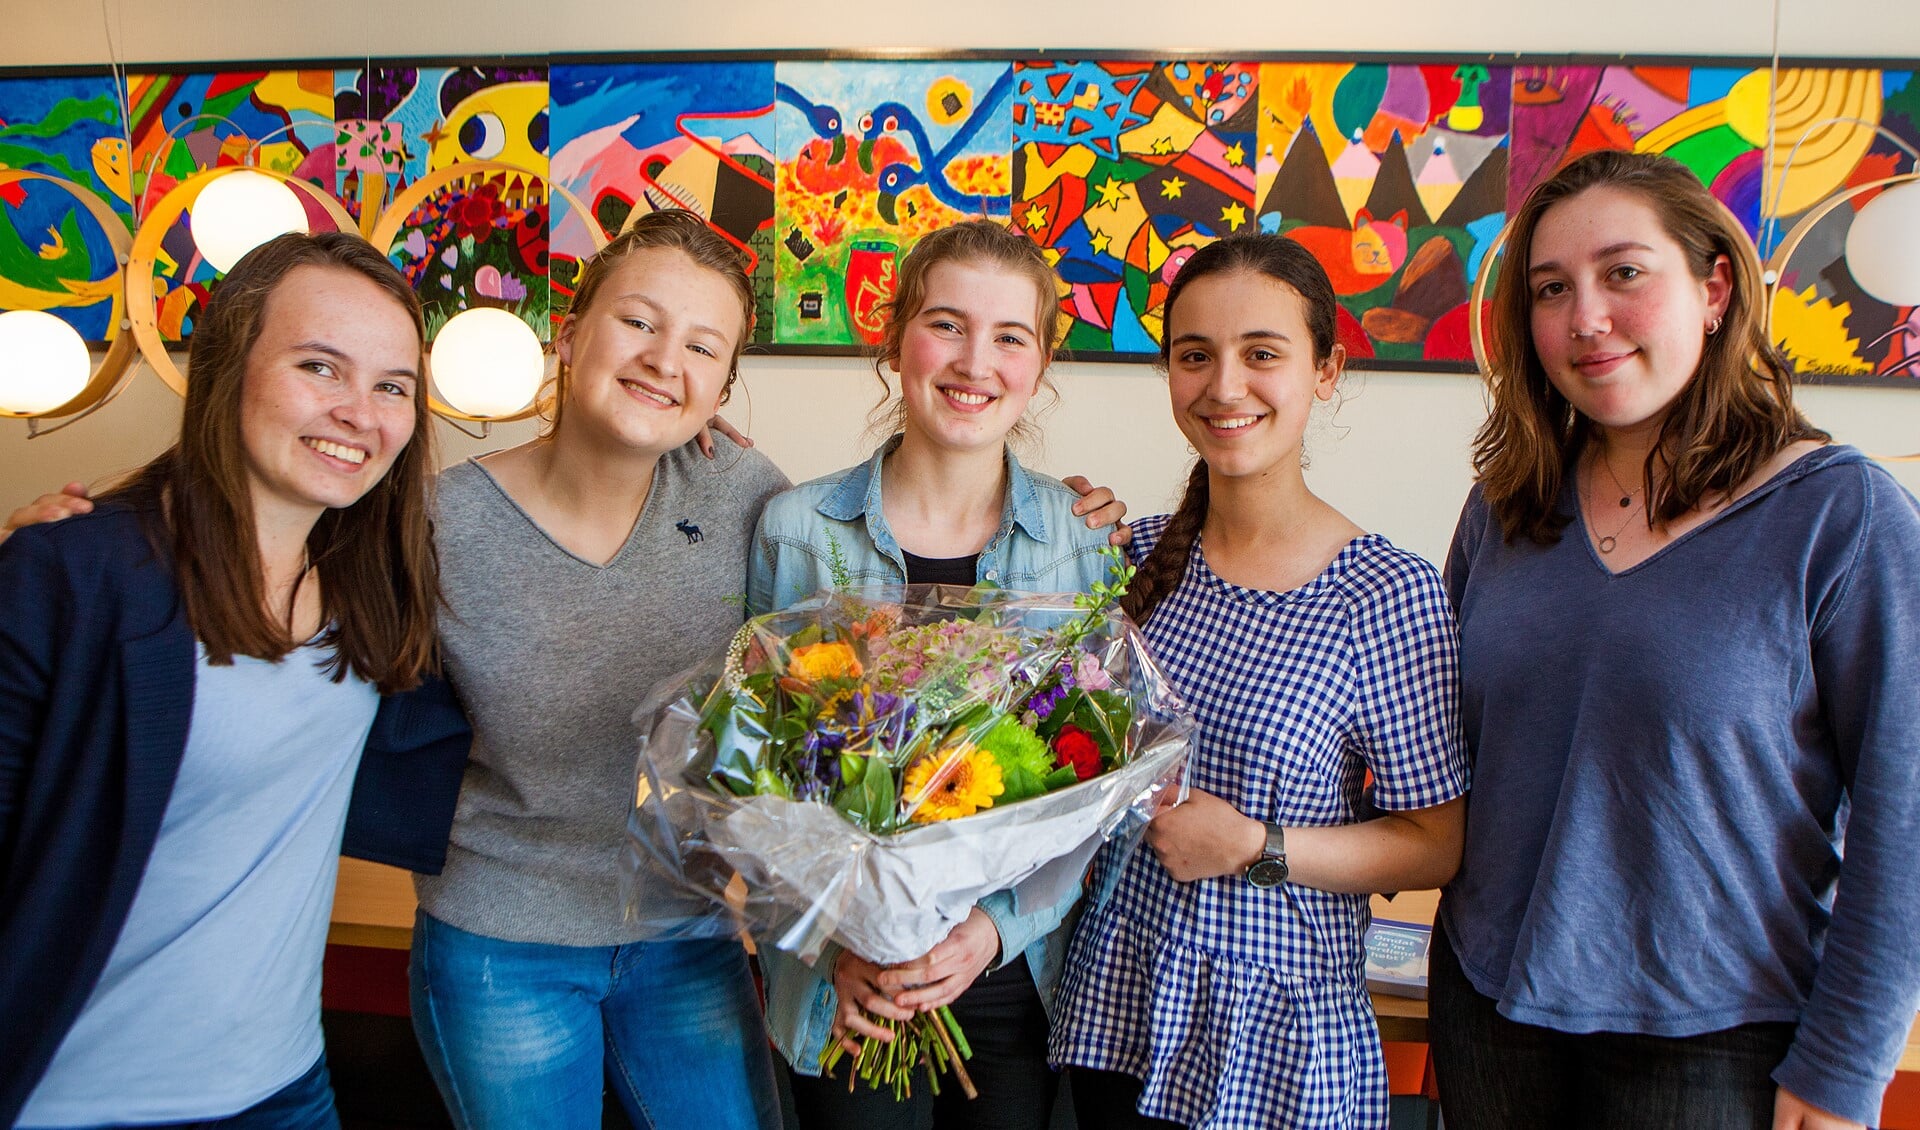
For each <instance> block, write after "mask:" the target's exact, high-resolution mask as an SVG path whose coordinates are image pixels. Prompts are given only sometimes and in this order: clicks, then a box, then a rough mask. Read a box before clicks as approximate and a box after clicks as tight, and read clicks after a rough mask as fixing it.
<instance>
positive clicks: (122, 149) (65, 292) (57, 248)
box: [0, 71, 133, 342]
mask: <svg viewBox="0 0 1920 1130" xmlns="http://www.w3.org/2000/svg"><path fill="white" fill-rule="evenodd" d="M0 167H5V168H9V169H20V170H24V171H26V172H32V173H39V174H42V175H43V176H49V177H58V178H60V179H61V180H65V181H71V182H73V183H74V184H77V185H79V186H80V187H81V188H82V189H84V190H86V191H88V192H91V193H93V194H94V195H96V196H98V197H99V198H100V199H101V200H102V201H104V202H105V203H106V204H107V205H108V206H109V207H110V208H111V209H112V210H113V211H114V212H116V213H118V214H119V215H120V216H121V217H123V222H124V223H125V224H126V225H127V226H128V227H129V228H131V227H132V224H133V205H132V204H131V203H130V202H129V197H130V194H131V191H132V190H131V189H130V187H129V186H128V171H127V141H126V131H125V129H124V128H123V127H122V125H121V122H120V100H119V98H118V97H117V96H116V94H115V92H114V87H113V80H112V78H111V77H109V76H108V75H107V74H106V73H105V72H104V71H103V72H101V73H100V74H97V75H78V76H59V77H50V78H31V77H28V78H4V79H0ZM116 267H117V264H116V263H115V261H114V255H113V246H112V245H111V244H110V243H108V242H107V238H106V233H105V232H103V231H102V230H101V229H100V225H99V223H98V222H96V221H95V220H94V218H93V216H92V214H91V213H89V212H88V211H87V209H86V208H84V207H82V206H81V205H80V203H79V201H77V200H76V199H75V198H74V196H73V194H72V193H70V192H67V191H66V190H64V189H62V188H60V187H59V186H58V185H51V184H48V183H46V182H45V181H34V180H18V181H14V182H13V183H11V184H7V185H0V310H40V311H44V312H45V313H48V314H52V315H53V316H55V317H57V318H60V319H63V320H64V321H66V322H67V324H68V325H71V326H72V327H73V328H74V329H75V330H77V331H79V333H80V336H81V337H83V338H86V339H87V340H88V341H91V342H102V341H105V340H107V339H108V338H110V337H111V336H112V335H113V333H114V327H115V326H117V325H119V322H120V314H121V303H122V301H123V298H122V294H123V292H122V290H121V288H120V286H119V284H118V276H117V275H116V274H115V268H116Z"/></svg>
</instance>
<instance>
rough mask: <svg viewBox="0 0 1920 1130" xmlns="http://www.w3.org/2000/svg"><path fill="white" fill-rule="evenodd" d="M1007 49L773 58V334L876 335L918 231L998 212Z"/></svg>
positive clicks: (872, 338) (845, 339)
mask: <svg viewBox="0 0 1920 1130" xmlns="http://www.w3.org/2000/svg"><path fill="white" fill-rule="evenodd" d="M1012 73H1013V68H1012V65H1011V64H1009V63H1004V62H932V63H918V62H913V63H882V62H857V63H848V62H830V63H829V62H818V63H816V62H782V63H779V64H777V65H776V66H775V68H774V99H775V108H774V115H775V123H774V129H775V136H776V138H777V140H778V146H779V148H778V153H777V163H776V169H775V178H774V186H775V187H774V216H775V221H774V222H775V233H774V234H775V248H774V263H775V266H774V340H775V341H776V342H778V343H779V344H782V345H828V346H851V345H863V344H864V345H872V344H874V343H876V342H878V341H879V340H880V331H881V308H882V307H883V306H884V305H885V303H886V302H887V300H888V299H890V298H891V297H892V296H893V279H894V268H895V265H896V264H897V263H898V262H899V260H900V258H901V257H902V256H904V255H906V253H907V252H908V250H910V249H911V248H912V246H913V244H914V242H915V241H916V240H918V239H919V238H920V237H921V236H923V235H925V234H926V233H928V232H930V231H933V230H934V229H935V228H941V227H945V226H946V225H948V224H952V223H956V222H958V221H961V220H966V219H971V218H973V217H976V216H983V215H984V216H988V217H995V218H1004V217H1005V216H1006V215H1007V209H1008V195H1007V194H1008V191H1009V188H1010V187H1011V177H1010V175H1009V167H1010V164H1011V161H1010V159H1009V155H1008V127H1009V117H1008V113H1007V105H1008V101H1009V97H1010V86H1011V80H1012Z"/></svg>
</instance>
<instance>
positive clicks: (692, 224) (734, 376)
mask: <svg viewBox="0 0 1920 1130" xmlns="http://www.w3.org/2000/svg"><path fill="white" fill-rule="evenodd" d="M655 249H665V250H670V251H678V252H681V253H683V254H684V255H686V257H687V258H689V259H691V260H693V261H694V262H695V263H696V264H698V265H699V266H702V267H705V268H706V269H707V270H709V271H712V272H714V273H715V274H718V275H719V276H720V277H721V278H724V279H726V280H727V284H728V285H729V286H731V287H733V291H734V294H735V295H737V296H738V297H739V299H740V337H739V340H737V341H735V342H734V343H733V356H732V357H730V358H728V359H727V384H726V387H725V388H724V389H722V390H721V393H720V403H722V404H725V403H726V402H727V400H728V398H730V397H731V396H732V395H733V382H734V381H736V380H738V379H739V377H740V354H741V352H742V351H743V350H744V349H745V348H746V345H747V338H749V337H751V336H752V334H753V280H752V279H750V278H748V277H747V259H746V256H744V255H742V254H741V253H740V250H739V248H737V247H735V246H734V245H733V244H731V243H728V242H727V241H726V240H725V239H724V238H722V237H721V236H720V234H719V233H718V232H715V231H714V230H713V229H712V228H710V227H708V226H707V222H706V221H705V220H703V219H701V218H700V217H699V216H698V215H696V214H695V213H693V212H689V211H687V210H686V209H684V208H663V209H661V210H660V211H658V212H649V213H647V214H646V215H644V216H641V217H640V218H639V219H637V220H635V221H634V222H633V226H632V227H630V228H628V229H627V230H626V231H623V232H621V233H620V234H619V235H618V236H615V237H614V238H613V239H612V240H611V241H610V242H608V244H607V245H606V246H605V247H603V248H601V249H600V250H599V251H598V252H597V253H595V255H594V256H593V258H591V259H588V260H587V261H586V262H585V263H583V264H581V266H580V281H579V283H578V284H576V285H575V287H574V290H573V303H572V305H571V306H570V307H569V308H568V310H567V317H568V318H569V319H578V318H580V317H583V316H584V315H585V314H586V313H587V312H588V311H589V310H591V309H593V303H594V300H595V299H596V298H598V297H599V295H600V288H601V287H603V286H605V285H606V281H607V278H608V277H609V276H611V275H612V274H613V273H614V272H615V271H617V270H619V269H620V266H621V264H623V263H625V262H626V261H627V259H628V258H629V257H630V256H632V255H633V254H634V253H635V252H638V251H649V250H655ZM570 370H571V366H569V365H568V364H567V363H566V362H565V361H562V362H560V364H559V366H558V368H557V369H556V371H555V374H554V379H553V383H552V384H551V385H550V386H549V387H548V388H547V390H546V392H545V394H544V395H543V396H542V397H541V401H540V415H541V418H542V419H544V420H545V421H546V427H544V428H543V429H541V434H542V435H552V434H553V433H554V432H555V431H557V430H558V429H559V427H560V411H561V405H562V404H564V403H565V402H566V399H567V385H568V382H569V381H570V380H571V379H572V376H573V374H572V372H571V371H570Z"/></svg>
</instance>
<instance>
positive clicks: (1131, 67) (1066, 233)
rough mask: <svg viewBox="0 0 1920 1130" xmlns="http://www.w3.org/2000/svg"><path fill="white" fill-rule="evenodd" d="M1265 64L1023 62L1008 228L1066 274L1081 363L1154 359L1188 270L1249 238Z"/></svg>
mask: <svg viewBox="0 0 1920 1130" xmlns="http://www.w3.org/2000/svg"><path fill="white" fill-rule="evenodd" d="M1257 70H1258V69H1257V68H1256V67H1255V66H1253V65H1250V64H1242V63H1225V62H1178V63H1152V62H1127V63H1102V62H1038V63H1021V64H1018V65H1017V66H1016V67H1015V69H1014V100H1013V109H1012V113H1013V147H1014V187H1013V197H1014V205H1013V220H1014V224H1015V226H1016V227H1018V228H1019V229H1020V230H1021V231H1024V232H1026V233H1027V234H1028V235H1029V236H1031V237H1032V238H1033V240H1034V241H1035V242H1036V243H1038V244H1039V245H1040V246H1041V247H1042V248H1044V249H1045V250H1046V252H1047V258H1048V259H1050V260H1052V261H1053V264H1054V269H1055V270H1056V271H1058V272H1059V274H1060V278H1061V282H1062V287H1063V290H1062V295H1063V297H1064V299H1065V301H1066V308H1067V312H1068V314H1069V317H1070V320H1069V322H1068V328H1067V335H1066V340H1065V343H1064V344H1065V345H1066V347H1067V348H1068V349H1070V350H1072V351H1074V352H1076V353H1095V354H1101V353H1121V354H1153V353H1157V352H1158V350H1159V340H1160V328H1161V326H1160V323H1161V310H1162V307H1164V305H1165V304H1166V295H1167V287H1168V285H1169V284H1170V283H1171V282H1172V280H1173V277H1174V275H1175V273H1177V272H1178V271H1179V269H1180V265H1181V264H1182V263H1184V262H1186V260H1187V258H1188V257H1189V256H1190V255H1192V254H1193V252H1194V251H1195V250H1197V249H1199V248H1200V247H1203V246H1205V245H1206V244H1208V243H1211V242H1213V241H1214V240H1216V239H1219V238H1220V237H1221V236H1224V235H1229V234H1231V233H1233V232H1236V231H1251V230H1253V228H1252V225H1253V222H1254V220H1253V212H1254V210H1253V203H1254V175H1253V164H1254V120H1255V116H1256V110H1257V107H1258V100H1257V97H1256V86H1257Z"/></svg>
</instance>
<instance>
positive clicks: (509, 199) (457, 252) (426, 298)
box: [334, 61, 552, 341]
mask: <svg viewBox="0 0 1920 1130" xmlns="http://www.w3.org/2000/svg"><path fill="white" fill-rule="evenodd" d="M334 104H335V110H336V113H337V115H338V119H339V120H338V122H337V129H338V150H337V151H338V168H339V175H340V185H341V193H342V196H343V197H344V198H346V199H349V200H356V199H358V197H359V195H360V181H361V179H362V178H367V177H383V178H385V180H386V181H387V186H388V188H387V191H388V197H387V198H388V199H392V197H393V195H395V194H397V193H399V192H400V191H402V190H403V189H405V188H406V187H407V186H408V185H411V184H413V183H414V182H416V181H418V180H420V179H421V178H422V177H425V176H427V175H428V174H429V173H432V172H435V171H438V170H441V169H445V168H448V167H450V166H452V165H455V164H457V163H459V162H462V161H500V162H504V163H506V164H510V165H514V166H516V167H517V168H519V169H522V170H525V171H524V172H486V173H477V174H473V175H470V176H466V177H462V178H460V179H458V180H456V181H454V182H453V183H451V184H448V185H445V186H443V187H441V188H440V189H438V190H437V191H435V192H433V193H432V194H431V195H429V196H428V197H427V198H426V199H425V200H424V201H422V202H421V203H420V204H419V205H418V206H417V207H416V208H414V209H413V211H412V213H411V214H410V215H409V216H408V217H407V220H406V223H405V224H404V225H403V226H402V227H401V229H400V231H399V233H398V235H397V236H396V237H395V240H394V244H393V246H392V247H391V248H383V250H385V251H387V253H388V256H389V257H390V258H391V259H392V260H393V262H394V265H395V266H397V267H399V268H400V269H401V271H402V272H403V273H405V275H406V276H407V280H408V281H409V282H411V283H412V284H413V285H414V289H415V290H417V291H418V292H419V294H420V302H421V305H422V306H423V307H424V308H425V310H426V315H427V332H428V335H429V336H431V335H432V334H433V333H435V332H437V331H438V330H439V328H440V327H441V326H442V325H445V324H446V322H447V320H448V319H449V318H451V317H453V316H454V315H455V314H457V313H459V312H460V311H462V310H466V309H470V308H472V307H476V306H491V307H496V308H499V309H502V310H507V311H509V312H511V313H512V314H514V315H515V316H516V317H518V318H520V319H521V320H522V321H525V322H526V323H527V324H528V325H529V326H531V327H532V328H533V330H534V333H535V334H537V335H538V336H539V337H540V339H541V340H542V341H546V340H549V339H550V338H551V336H552V323H551V318H550V302H549V295H548V286H547V266H548V265H547V254H548V237H547V185H546V176H547V144H548V114H549V110H548V92H547V68H546V67H545V66H536V67H528V66H485V67H480V66H474V67H410V66H406V65H404V64H403V63H397V62H395V63H385V62H380V61H376V62H375V64H374V65H373V66H372V67H371V68H369V69H365V70H347V71H340V72H337V73H336V75H335V93H334Z"/></svg>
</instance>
